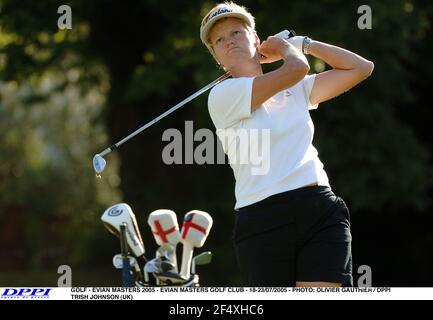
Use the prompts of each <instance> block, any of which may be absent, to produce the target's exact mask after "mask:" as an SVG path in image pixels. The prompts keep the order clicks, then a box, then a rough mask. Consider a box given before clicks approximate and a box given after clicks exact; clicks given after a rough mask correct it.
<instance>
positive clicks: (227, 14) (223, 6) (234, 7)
mask: <svg viewBox="0 0 433 320" xmlns="http://www.w3.org/2000/svg"><path fill="white" fill-rule="evenodd" d="M223 18H237V19H240V20H242V21H243V22H244V23H245V24H246V25H247V26H248V27H250V28H251V29H252V30H255V28H256V23H255V21H254V17H253V16H252V15H251V13H249V12H248V10H247V9H246V8H245V7H243V6H240V5H238V4H236V3H234V2H232V1H226V2H224V3H219V4H217V5H216V6H214V7H213V8H212V9H210V10H209V12H208V13H207V14H206V15H205V17H204V18H203V20H202V22H201V26H200V39H201V42H203V44H204V45H205V46H206V47H207V48H208V50H209V51H210V53H211V54H212V55H213V56H214V58H215V54H214V51H213V49H212V45H211V43H210V41H209V32H210V31H211V29H212V27H213V26H214V25H215V23H216V22H217V21H218V20H220V19H223Z"/></svg>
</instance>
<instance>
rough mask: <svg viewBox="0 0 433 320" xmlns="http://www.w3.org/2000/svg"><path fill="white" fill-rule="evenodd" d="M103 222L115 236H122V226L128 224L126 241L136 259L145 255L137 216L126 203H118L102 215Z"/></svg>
mask: <svg viewBox="0 0 433 320" xmlns="http://www.w3.org/2000/svg"><path fill="white" fill-rule="evenodd" d="M101 220H102V222H103V224H104V225H105V227H106V228H107V229H108V230H109V231H110V232H111V233H113V234H114V235H116V236H118V237H119V235H120V225H121V224H122V223H126V240H127V242H128V246H129V248H130V249H131V250H132V252H133V253H134V255H135V256H136V257H140V256H142V255H144V253H145V250H144V245H143V240H142V239H141V234H140V230H139V229H138V225H137V220H136V219H135V214H134V212H132V209H131V207H130V206H129V205H128V204H126V203H118V204H116V205H114V206H111V207H109V208H108V209H107V210H105V212H104V213H103V214H102V217H101Z"/></svg>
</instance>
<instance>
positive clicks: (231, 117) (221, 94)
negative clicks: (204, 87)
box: [208, 78, 254, 129]
mask: <svg viewBox="0 0 433 320" xmlns="http://www.w3.org/2000/svg"><path fill="white" fill-rule="evenodd" d="M253 81H254V78H236V79H227V80H225V81H223V82H222V83H220V84H218V85H217V86H215V87H214V88H213V89H212V90H211V92H210V94H209V99H208V108H209V114H210V116H211V118H212V121H213V123H214V125H215V127H216V128H217V129H226V128H229V127H231V126H233V125H235V124H236V123H237V122H239V121H240V120H242V119H246V118H249V117H251V95H252V90H253Z"/></svg>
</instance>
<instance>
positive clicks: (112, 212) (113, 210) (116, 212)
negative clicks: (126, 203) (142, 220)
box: [108, 206, 123, 217]
mask: <svg viewBox="0 0 433 320" xmlns="http://www.w3.org/2000/svg"><path fill="white" fill-rule="evenodd" d="M122 212H123V210H122V209H117V206H115V207H114V208H111V210H110V211H108V215H109V216H111V217H115V216H120V215H121V214H122Z"/></svg>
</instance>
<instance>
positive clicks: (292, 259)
mask: <svg viewBox="0 0 433 320" xmlns="http://www.w3.org/2000/svg"><path fill="white" fill-rule="evenodd" d="M233 238H234V243H235V249H236V257H237V260H238V264H239V267H240V270H241V274H242V277H243V280H244V285H245V286H283V287H293V286H295V285H296V281H314V282H317V281H320V282H336V283H342V284H343V286H352V285H353V279H352V253H351V241H352V236H351V233H350V215H349V210H348V208H347V206H346V204H345V202H344V201H343V199H341V198H340V197H337V196H336V195H335V194H334V193H333V192H332V191H331V189H330V188H329V187H323V186H312V187H304V188H300V189H296V190H291V191H287V192H284V193H280V194H276V195H273V196H271V197H269V198H266V199H265V200H262V201H260V202H257V203H254V204H252V205H250V206H246V207H243V208H241V209H239V213H238V214H237V217H236V221H235V227H234V232H233Z"/></svg>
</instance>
